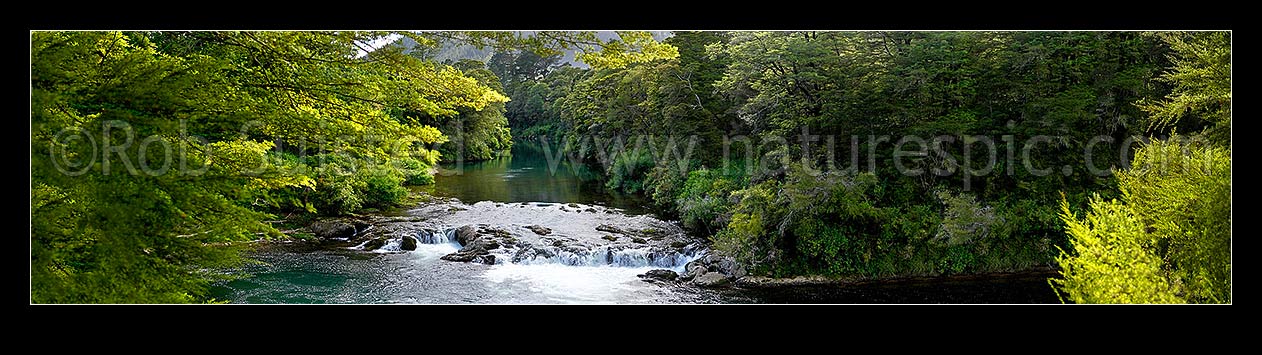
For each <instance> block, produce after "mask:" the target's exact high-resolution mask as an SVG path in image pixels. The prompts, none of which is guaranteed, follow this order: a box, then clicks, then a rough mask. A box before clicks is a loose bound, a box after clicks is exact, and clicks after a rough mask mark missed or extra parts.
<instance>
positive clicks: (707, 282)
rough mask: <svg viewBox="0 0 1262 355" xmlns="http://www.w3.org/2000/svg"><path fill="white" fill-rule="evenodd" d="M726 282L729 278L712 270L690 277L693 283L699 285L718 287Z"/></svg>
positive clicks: (729, 280)
mask: <svg viewBox="0 0 1262 355" xmlns="http://www.w3.org/2000/svg"><path fill="white" fill-rule="evenodd" d="M728 282H731V279H729V278H728V277H727V276H726V275H723V274H721V273H718V272H713V271H712V272H707V273H705V274H703V275H701V276H697V277H696V278H694V279H692V284H693V285H697V286H701V287H720V286H723V285H727V283H728Z"/></svg>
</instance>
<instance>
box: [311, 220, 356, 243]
mask: <svg viewBox="0 0 1262 355" xmlns="http://www.w3.org/2000/svg"><path fill="white" fill-rule="evenodd" d="M307 229H309V230H311V234H314V235H315V236H316V237H319V238H321V239H350V238H352V237H354V236H355V234H356V229H355V225H354V224H351V223H346V222H342V221H316V222H314V223H311V225H310V226H307Z"/></svg>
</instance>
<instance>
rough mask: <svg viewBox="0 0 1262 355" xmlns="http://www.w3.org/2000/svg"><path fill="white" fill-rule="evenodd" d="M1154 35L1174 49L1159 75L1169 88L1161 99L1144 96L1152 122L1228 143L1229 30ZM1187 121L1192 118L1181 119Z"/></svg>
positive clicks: (1229, 121) (1229, 95) (1144, 103)
mask: <svg viewBox="0 0 1262 355" xmlns="http://www.w3.org/2000/svg"><path fill="white" fill-rule="evenodd" d="M1156 35H1157V36H1159V37H1161V39H1162V40H1163V41H1164V42H1165V43H1166V44H1167V45H1169V46H1170V49H1171V50H1173V51H1174V53H1172V54H1171V55H1170V56H1171V61H1172V62H1173V63H1174V67H1173V68H1171V69H1170V70H1169V71H1168V72H1166V73H1163V74H1162V75H1161V77H1160V80H1161V81H1164V82H1167V83H1170V84H1172V85H1174V89H1173V90H1172V91H1171V92H1170V93H1169V94H1167V95H1166V96H1165V98H1163V99H1161V100H1144V101H1141V102H1140V107H1142V108H1143V109H1144V111H1146V112H1148V113H1149V114H1150V115H1151V116H1150V119H1149V121H1150V125H1151V126H1153V127H1158V128H1161V127H1171V126H1175V125H1177V124H1179V123H1184V124H1182V125H1180V126H1182V127H1183V130H1184V131H1194V132H1199V131H1201V130H1202V129H1204V130H1205V134H1206V135H1207V136H1209V137H1210V138H1211V139H1213V140H1214V141H1215V142H1217V143H1219V144H1223V145H1230V144H1231V33H1230V32H1213V31H1208V32H1163V33H1157V34H1156ZM1186 121H1192V122H1186Z"/></svg>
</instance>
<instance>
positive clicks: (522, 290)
mask: <svg viewBox="0 0 1262 355" xmlns="http://www.w3.org/2000/svg"><path fill="white" fill-rule="evenodd" d="M511 153H512V154H511V155H507V156H504V157H500V158H496V159H492V160H489V161H485V162H478V163H464V164H457V165H445V166H444V167H443V168H444V170H443V171H441V172H440V173H439V174H437V175H436V177H435V180H436V183H435V184H434V185H433V186H432V187H428V188H426V191H427V192H429V193H431V194H434V195H436V196H445V197H454V198H457V199H460V200H461V201H463V202H464V203H467V204H470V206H469V208H470V209H471V210H472V211H466V212H458V213H456V214H455V215H453V216H452V217H450V218H447V219H442V220H439V221H438V223H446V224H447V225H440V226H438V228H455V227H457V226H459V225H464V224H467V223H471V222H479V221H478V219H485V220H487V221H486V222H490V223H500V224H505V225H507V224H510V223H511V224H512V225H513V226H520V225H525V224H528V223H549V224H547V225H549V226H551V227H553V228H555V229H558V233H560V232H565V233H567V234H568V235H572V236H578V235H577V234H581V233H585V232H583V231H586V230H591V229H590V228H586V227H590V226H591V225H595V224H598V223H615V224H616V223H618V222H621V223H624V225H635V224H637V223H638V224H642V225H652V226H655V227H657V228H662V226H663V223H668V222H665V221H660V220H658V219H656V218H654V216H651V215H644V214H646V213H648V212H649V209H648V208H647V202H646V201H645V199H643V198H641V197H638V196H635V195H626V194H618V193H615V192H611V191H609V190H608V189H605V188H604V187H603V186H602V185H601V183H600V182H599V180H598V179H597V178H598V177H599V175H598V174H596V173H594V172H592V171H590V170H587V169H586V168H585V167H581V166H570V165H569V164H568V162H565V161H556V162H553V161H550V160H549V159H548V156H547V154H546V153H545V152H543V151H542V149H541V148H540V147H539V146H538V145H531V144H525V143H521V142H519V143H518V144H515V145H514V147H513V150H512V152H511ZM550 163H555V164H550ZM479 201H491V202H483V203H477V202H479ZM521 202H530V203H531V204H530V205H527V204H520V203H521ZM548 203H554V204H558V205H552V206H548ZM570 203H576V204H580V206H582V207H583V208H587V207H589V206H590V207H591V208H597V209H601V210H602V211H605V212H602V213H574V212H576V211H567V212H564V213H563V212H559V211H556V209H557V208H560V209H561V210H562V211H565V210H566V209H565V208H564V206H562V205H560V204H570ZM541 206H546V207H541ZM417 213H419V212H417V211H415V210H413V211H404V212H402V213H401V214H403V215H409V214H412V215H415V214H417ZM459 215H463V217H460V216H459ZM573 226H584V227H585V228H586V229H583V228H577V227H575V228H571V229H572V230H567V229H566V228H570V227H573ZM669 226H670V225H667V227H669ZM593 233H594V232H593ZM599 236H600V235H599V234H592V235H591V236H590V237H599ZM579 237H586V236H579ZM385 249H387V250H378V251H376V252H366V251H362V250H355V249H353V248H319V247H313V246H310V245H306V244H303V243H290V244H276V245H271V246H267V247H264V248H261V249H260V250H259V251H257V252H256V253H255V254H254V255H253V258H254V259H255V260H258V261H259V263H257V264H253V265H249V266H247V267H245V269H244V271H245V272H246V273H248V275H250V276H248V277H244V278H240V279H237V280H233V281H230V282H225V283H221V284H219V285H216V286H215V287H214V288H213V290H212V291H213V294H214V296H215V297H216V298H217V299H220V300H229V301H231V302H232V303H356V304H358V303H369V304H379V303H423V304H484V303H492V304H498V303H511V304H573V303H578V304H588V303H598V304H628V303H630V304H661V303H1049V302H1057V299H1056V297H1055V295H1054V294H1053V293H1052V292H1051V290H1050V288H1049V287H1048V286H1047V283H1046V276H1044V275H1034V276H1026V277H1009V278H1003V279H996V280H987V279H981V280H973V281H964V282H960V281H951V282H945V281H944V282H934V281H918V282H908V283H895V284H870V285H862V286H853V287H845V288H838V287H818V286H816V287H793V288H777V289H770V290H736V291H723V292H715V291H706V290H699V289H695V288H691V287H679V286H674V285H670V284H661V283H649V282H645V281H642V280H640V278H638V277H637V276H636V275H638V274H643V273H644V272H646V271H648V270H652V269H658V268H670V269H675V270H676V271H682V266H683V265H682V263H683V262H686V261H687V260H690V258H692V257H695V255H691V254H689V255H678V256H676V257H677V258H678V259H680V261H679V262H678V263H673V264H667V265H665V266H663V265H661V264H660V262H659V263H657V264H654V263H650V262H640V263H636V262H630V263H627V262H624V263H614V264H615V265H602V264H603V263H599V262H598V263H594V265H593V263H574V262H571V263H565V262H533V263H514V262H506V261H500V262H498V263H496V264H494V265H484V264H479V263H462V262H450V261H444V260H440V259H439V258H440V257H442V256H443V255H446V254H449V253H453V252H455V251H457V250H459V249H460V245H458V244H456V243H455V242H449V241H445V240H439V241H435V242H432V243H431V244H424V243H422V244H419V245H418V248H417V250H415V251H408V252H401V251H396V250H397V247H396V248H395V249H391V248H385ZM702 252H704V251H702ZM503 259H505V258H504V257H501V258H500V260H503Z"/></svg>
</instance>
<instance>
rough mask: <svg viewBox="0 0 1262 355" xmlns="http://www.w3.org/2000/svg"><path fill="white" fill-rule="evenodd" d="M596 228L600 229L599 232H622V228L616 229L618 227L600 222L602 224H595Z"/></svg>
mask: <svg viewBox="0 0 1262 355" xmlns="http://www.w3.org/2000/svg"><path fill="white" fill-rule="evenodd" d="M596 230H598V231H601V232H609V233H622V230H621V229H618V227H614V226H611V225H608V224H602V225H599V226H596Z"/></svg>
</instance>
